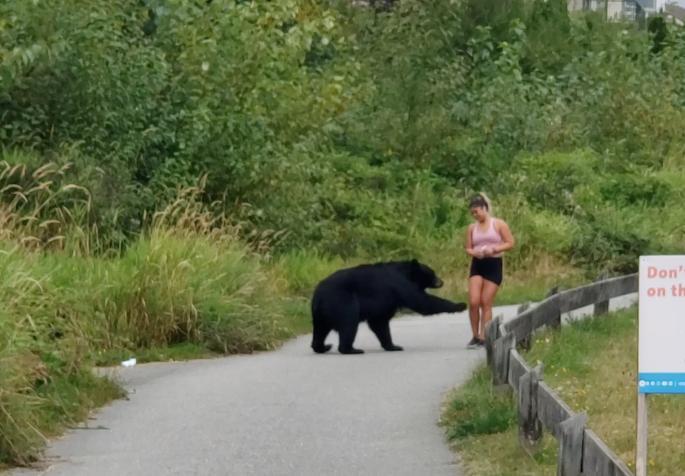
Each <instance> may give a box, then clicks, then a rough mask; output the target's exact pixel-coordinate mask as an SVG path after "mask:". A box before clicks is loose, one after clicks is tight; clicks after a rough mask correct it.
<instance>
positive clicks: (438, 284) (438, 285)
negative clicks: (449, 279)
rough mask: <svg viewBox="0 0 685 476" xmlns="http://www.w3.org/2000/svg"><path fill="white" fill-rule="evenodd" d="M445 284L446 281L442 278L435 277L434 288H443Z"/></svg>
mask: <svg viewBox="0 0 685 476" xmlns="http://www.w3.org/2000/svg"><path fill="white" fill-rule="evenodd" d="M443 284H445V283H443V282H442V279H440V278H435V281H434V282H433V287H434V288H441V287H442V285H443Z"/></svg>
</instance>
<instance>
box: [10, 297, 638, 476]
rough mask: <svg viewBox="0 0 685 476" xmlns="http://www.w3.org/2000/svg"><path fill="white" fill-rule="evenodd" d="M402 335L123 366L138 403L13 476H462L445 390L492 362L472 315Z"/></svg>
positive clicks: (414, 320)
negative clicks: (446, 420)
mask: <svg viewBox="0 0 685 476" xmlns="http://www.w3.org/2000/svg"><path fill="white" fill-rule="evenodd" d="M632 301H634V298H632V300H631V298H628V299H621V300H620V301H618V302H612V308H616V307H623V306H625V305H626V304H630V303H631V302H632ZM587 311H588V310H585V312H587ZM515 312H516V306H504V307H500V308H497V310H496V314H502V315H503V316H504V317H505V318H511V317H512V316H513V315H515ZM574 314H575V315H576V316H578V315H580V314H581V313H579V312H578V311H576V312H575V313H574ZM391 329H392V332H393V338H394V340H395V342H396V343H397V344H398V345H402V346H404V348H405V350H404V352H384V351H382V350H380V346H379V344H378V342H377V341H376V339H375V336H373V334H371V332H370V331H369V330H368V328H367V327H366V325H365V324H364V325H362V326H360V332H359V334H358V336H357V341H356V346H357V347H359V348H362V349H365V350H366V354H363V355H350V356H343V355H340V354H338V353H337V352H335V353H329V354H325V355H316V354H313V353H312V352H311V350H310V348H309V343H310V336H303V337H299V338H297V339H294V340H292V341H290V342H288V343H287V344H286V345H284V346H283V347H282V348H281V349H279V350H277V351H274V352H266V353H261V354H256V355H247V356H232V357H227V358H220V359H212V360H198V361H191V362H182V363H159V364H145V365H139V366H136V367H133V368H126V369H124V368H122V369H118V370H117V373H118V374H119V375H118V376H119V378H120V379H121V380H122V381H123V382H124V384H125V386H126V387H127V388H128V389H129V391H130V395H129V399H128V400H120V401H116V402H114V403H113V404H111V405H109V406H108V407H106V408H104V409H102V410H100V411H99V412H98V413H97V415H96V417H95V418H94V419H92V420H90V421H88V422H87V424H86V425H85V426H84V427H83V428H79V429H75V430H71V431H69V432H68V433H67V434H66V435H65V436H64V437H63V438H61V439H59V440H57V441H55V442H53V443H52V444H50V446H49V448H48V451H47V454H46V459H45V461H44V463H43V464H42V469H40V470H26V469H24V470H15V471H13V472H11V473H10V474H11V475H12V476H19V475H37V474H44V475H51V476H52V475H64V476H86V475H87V476H162V475H184V476H189V475H207V476H209V475H212V476H214V475H216V476H232V475H236V476H250V475H259V476H281V475H283V476H285V475H289V476H290V475H296V476H319V475H345V476H352V475H369V476H403V475H406V476H421V475H426V476H443V475H444V476H455V475H460V474H462V473H461V471H460V469H459V465H458V462H457V461H456V460H455V458H456V457H455V455H454V453H452V452H451V451H450V450H449V449H448V447H447V445H446V443H445V440H444V436H443V430H442V429H441V428H439V427H438V426H437V421H438V418H439V416H440V406H441V403H442V402H443V399H444V396H445V392H447V391H448V390H449V389H451V388H453V387H454V386H456V385H460V384H462V383H464V382H465V381H466V380H467V379H468V377H469V375H470V374H471V372H472V371H473V369H474V368H475V367H476V365H477V364H478V363H479V362H482V361H483V359H484V356H485V352H484V350H482V349H481V350H467V349H465V344H466V342H467V341H468V340H469V339H470V337H471V333H470V330H469V329H470V327H469V324H468V315H467V313H461V314H451V315H447V314H443V315H439V316H433V317H427V318H422V317H418V316H407V317H403V318H400V319H396V320H393V322H392V323H391ZM329 342H333V343H335V344H336V345H337V335H334V334H332V335H331V336H330V337H329Z"/></svg>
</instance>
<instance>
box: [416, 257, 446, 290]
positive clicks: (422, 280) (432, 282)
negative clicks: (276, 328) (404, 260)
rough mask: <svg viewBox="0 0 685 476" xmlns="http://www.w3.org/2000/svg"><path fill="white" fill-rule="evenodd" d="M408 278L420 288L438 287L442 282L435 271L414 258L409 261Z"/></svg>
mask: <svg viewBox="0 0 685 476" xmlns="http://www.w3.org/2000/svg"><path fill="white" fill-rule="evenodd" d="M409 279H410V280H411V281H412V282H413V283H416V285H417V286H419V287H420V288H421V289H426V288H439V287H442V284H443V282H442V279H440V278H438V275H437V274H435V271H433V270H432V269H431V268H430V267H429V266H426V265H425V264H423V263H419V261H418V260H416V259H413V260H411V261H410V262H409Z"/></svg>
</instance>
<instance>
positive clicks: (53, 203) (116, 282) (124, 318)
mask: <svg viewBox="0 0 685 476" xmlns="http://www.w3.org/2000/svg"><path fill="white" fill-rule="evenodd" d="M5 170H6V174H5V175H4V177H6V178H11V179H12V180H13V181H14V185H12V187H9V188H8V187H5V189H4V193H11V194H12V196H14V197H15V199H14V201H11V200H10V201H7V202H5V204H4V208H3V213H4V215H3V216H4V217H5V222H4V223H5V228H4V233H5V236H4V237H3V239H2V240H0V299H2V302H3V307H2V310H1V311H0V462H8V463H13V464H25V463H27V462H30V461H31V460H33V459H35V458H36V457H37V455H38V452H39V450H40V448H41V447H42V445H43V444H44V441H45V437H46V435H50V434H53V433H54V432H55V431H58V430H59V428H60V427H61V426H63V425H65V424H68V423H69V422H72V421H75V420H77V419H79V418H82V417H83V416H84V414H85V412H87V411H88V409H90V408H93V407H95V406H97V405H101V404H102V403H103V402H105V401H107V400H108V399H110V398H113V397H116V396H118V395H120V390H119V389H118V388H117V387H116V386H115V385H113V384H112V383H111V382H108V381H106V380H104V379H100V378H98V377H95V376H94V375H92V374H91V373H90V370H89V367H90V366H91V365H92V364H93V363H96V362H102V361H108V359H109V358H111V355H126V354H134V355H135V354H136V353H138V352H141V353H145V352H147V351H148V350H149V349H150V348H155V347H165V346H169V345H173V344H180V343H186V344H188V343H189V344H196V345H198V346H199V347H201V348H205V349H209V350H212V351H215V352H221V353H233V352H251V351H254V350H263V349H270V348H273V347H274V346H276V345H277V344H278V343H279V342H281V341H282V340H283V339H284V338H286V337H289V336H291V335H293V333H294V332H295V328H298V329H301V328H302V327H303V326H302V320H303V319H302V316H303V314H304V312H305V309H304V308H303V307H302V306H297V305H295V306H286V304H287V303H288V300H287V299H286V296H285V294H284V293H283V292H282V290H280V289H279V288H278V286H277V281H275V280H273V279H272V278H273V276H275V275H274V274H273V273H272V271H271V270H270V269H269V268H268V267H267V266H266V264H265V261H264V258H263V256H262V255H261V254H260V253H258V252H257V251H256V250H258V249H259V248H260V246H262V244H260V243H259V240H254V242H253V243H247V242H245V241H244V240H242V239H241V238H240V234H239V228H238V227H237V226H235V225H232V224H230V223H229V220H228V219H227V218H226V217H221V216H219V217H218V218H217V216H216V215H215V214H212V213H210V212H209V211H208V210H207V207H205V206H203V205H201V204H200V203H199V202H198V201H197V200H196V199H195V198H196V196H197V194H198V193H199V189H196V188H195V189H188V190H185V191H183V192H181V193H179V198H178V200H176V201H175V202H173V203H172V204H170V205H169V206H168V207H167V208H166V209H164V210H162V211H161V212H160V213H158V214H156V215H154V216H153V217H150V220H149V226H148V227H147V228H146V231H145V232H144V233H143V234H141V235H140V236H139V237H138V239H136V240H134V241H133V242H132V244H131V245H130V246H129V247H128V248H127V249H125V250H123V251H122V252H121V253H120V254H118V255H110V256H102V255H95V254H93V253H91V252H89V250H91V249H92V242H91V240H93V236H92V234H91V233H92V230H89V228H88V227H87V223H85V224H80V223H77V222H76V221H74V220H73V216H72V215H67V214H60V213H61V211H62V208H61V207H60V205H59V203H60V198H61V194H62V193H63V192H64V191H69V190H76V188H74V187H68V186H56V188H51V187H52V186H53V184H55V182H54V181H52V182H51V181H49V180H46V181H45V182H43V183H42V185H35V182H37V181H40V180H45V179H46V175H41V174H38V173H33V174H27V173H25V171H24V170H23V169H21V168H12V169H9V168H6V169H5ZM46 170H49V171H53V172H55V173H58V172H59V169H52V168H47V167H46V168H44V169H43V171H46ZM17 179H21V180H24V181H25V183H24V184H23V185H22V184H21V183H20V180H17ZM49 182H51V183H49ZM24 187H28V189H25V188H24ZM26 217H29V219H26ZM46 222H47V223H46ZM46 230H47V231H46ZM41 233H42V234H41ZM51 233H58V234H55V235H54V237H60V239H52V238H51V237H50V234H51ZM108 356H109V357H108Z"/></svg>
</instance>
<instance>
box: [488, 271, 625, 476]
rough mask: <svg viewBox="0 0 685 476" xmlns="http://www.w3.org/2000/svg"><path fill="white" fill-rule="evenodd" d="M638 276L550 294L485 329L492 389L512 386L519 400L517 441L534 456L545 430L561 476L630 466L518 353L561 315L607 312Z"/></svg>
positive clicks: (599, 475)
mask: <svg viewBox="0 0 685 476" xmlns="http://www.w3.org/2000/svg"><path fill="white" fill-rule="evenodd" d="M637 289H638V278H637V274H631V275H628V276H622V277H618V278H612V279H606V280H603V281H598V282H596V283H592V284H589V285H586V286H582V287H579V288H575V289H569V290H567V291H562V292H557V291H556V290H555V291H553V292H552V293H551V294H550V295H549V296H548V297H547V299H545V300H544V301H542V302H541V303H540V304H539V305H537V306H535V307H533V308H530V309H527V308H525V307H523V308H521V309H519V314H518V315H517V316H516V317H515V318H514V319H513V320H511V321H508V322H506V323H502V320H501V318H499V317H498V318H495V319H493V320H492V322H491V323H490V325H488V328H487V330H486V344H485V345H486V350H487V359H488V365H489V366H490V369H491V370H492V377H493V384H494V385H495V386H508V387H511V388H512V389H513V390H514V392H515V394H516V396H517V401H518V416H519V440H520V442H521V445H522V447H523V449H524V450H525V451H526V452H528V453H529V454H533V453H534V452H535V451H536V449H537V446H538V444H539V443H540V441H541V438H542V432H543V430H547V431H549V432H550V433H551V434H552V435H554V437H555V438H556V439H557V440H558V441H559V456H558V464H557V475H559V476H577V475H591V476H633V473H632V472H631V471H630V470H629V469H628V467H627V466H626V465H625V464H624V463H623V462H622V461H620V460H619V459H618V457H617V456H616V455H615V454H614V453H613V452H612V451H611V450H610V449H609V448H608V447H607V445H606V444H604V442H602V440H601V439H600V438H599V437H598V436H597V435H596V434H595V433H594V432H593V431H592V430H590V429H588V428H586V427H585V423H586V421H587V415H586V414H585V413H575V412H574V411H573V410H572V409H571V408H570V407H569V406H568V405H567V404H566V403H565V402H564V401H563V400H562V399H561V398H560V397H559V396H558V395H557V394H556V393H555V392H554V390H552V388H550V387H549V386H548V385H547V384H546V383H545V382H544V381H543V376H542V368H541V367H540V366H538V367H536V368H530V367H529V366H528V364H527V363H526V361H525V360H524V359H523V357H522V356H521V355H520V354H519V352H518V351H517V350H516V348H517V345H518V346H521V347H524V348H530V345H531V344H532V335H533V332H534V331H535V330H536V329H539V328H540V327H542V326H550V327H559V326H560V325H561V314H562V313H565V312H568V311H572V310H574V309H578V308H581V307H585V306H589V305H594V315H596V316H597V315H600V314H604V313H606V312H607V311H608V310H609V299H611V298H615V297H618V296H623V295H626V294H630V293H634V292H637Z"/></svg>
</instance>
